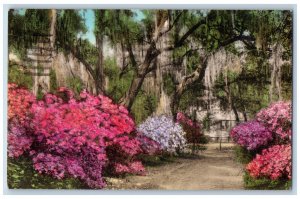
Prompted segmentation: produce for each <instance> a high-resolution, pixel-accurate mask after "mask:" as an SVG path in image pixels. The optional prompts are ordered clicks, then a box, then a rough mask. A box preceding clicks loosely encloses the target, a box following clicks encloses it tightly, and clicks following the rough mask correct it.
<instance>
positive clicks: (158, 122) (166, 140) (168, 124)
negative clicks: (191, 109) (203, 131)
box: [137, 115, 186, 153]
mask: <svg viewBox="0 0 300 199" xmlns="http://www.w3.org/2000/svg"><path fill="white" fill-rule="evenodd" d="M137 130H138V132H140V133H142V134H143V135H144V136H146V137H149V138H151V139H152V140H154V141H156V142H158V143H159V145H160V147H161V149H162V150H165V151H167V152H170V153H174V152H176V151H177V150H182V149H184V148H185V146H186V139H185V132H184V131H183V129H182V127H181V126H180V125H179V124H178V123H175V122H174V121H173V120H172V118H171V117H168V116H165V115H161V116H153V117H149V118H147V119H146V120H145V121H144V122H143V123H142V124H140V125H139V126H138V127H137Z"/></svg>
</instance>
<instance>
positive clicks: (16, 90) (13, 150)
mask: <svg viewBox="0 0 300 199" xmlns="http://www.w3.org/2000/svg"><path fill="white" fill-rule="evenodd" d="M34 102H35V97H34V95H33V94H32V93H30V92H29V91H28V90H26V89H25V88H21V87H18V86H17V85H16V84H8V139H7V140H8V156H9V157H19V156H20V155H22V154H23V153H24V152H25V151H27V150H28V149H29V148H30V147H31V144H32V142H33V138H32V131H31V129H30V126H29V124H30V115H31V105H32V104H33V103H34Z"/></svg>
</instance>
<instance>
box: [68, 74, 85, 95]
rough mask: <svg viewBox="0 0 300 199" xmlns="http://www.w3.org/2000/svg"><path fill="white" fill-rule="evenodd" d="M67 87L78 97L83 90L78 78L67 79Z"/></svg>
mask: <svg viewBox="0 0 300 199" xmlns="http://www.w3.org/2000/svg"><path fill="white" fill-rule="evenodd" d="M67 87H68V88H69V89H71V90H72V91H73V92H74V94H75V95H77V96H78V95H79V94H80V92H81V91H82V89H83V83H82V81H81V79H80V78H79V77H73V78H68V79H67Z"/></svg>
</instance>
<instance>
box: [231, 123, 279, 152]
mask: <svg viewBox="0 0 300 199" xmlns="http://www.w3.org/2000/svg"><path fill="white" fill-rule="evenodd" d="M230 136H231V137H232V138H233V140H234V141H235V142H236V143H237V144H239V145H241V146H243V147H245V148H247V149H248V150H255V149H257V148H259V147H261V146H265V145H267V144H268V143H269V142H270V141H271V140H272V139H273V138H272V132H270V131H269V130H268V129H267V128H266V127H265V126H264V125H262V124H261V123H260V122H258V121H256V120H254V121H250V122H245V123H242V124H240V125H237V126H235V127H234V128H233V129H232V130H231V132H230Z"/></svg>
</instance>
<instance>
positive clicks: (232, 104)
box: [231, 102, 240, 122]
mask: <svg viewBox="0 0 300 199" xmlns="http://www.w3.org/2000/svg"><path fill="white" fill-rule="evenodd" d="M231 107H232V110H233V113H234V115H235V120H236V121H237V122H240V118H239V114H238V112H237V110H236V107H235V105H234V102H232V103H231Z"/></svg>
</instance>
